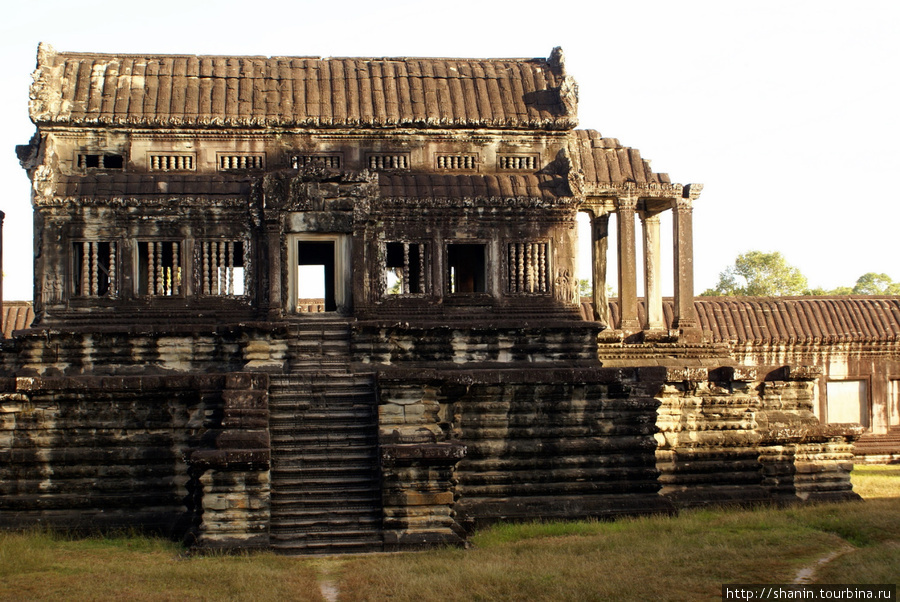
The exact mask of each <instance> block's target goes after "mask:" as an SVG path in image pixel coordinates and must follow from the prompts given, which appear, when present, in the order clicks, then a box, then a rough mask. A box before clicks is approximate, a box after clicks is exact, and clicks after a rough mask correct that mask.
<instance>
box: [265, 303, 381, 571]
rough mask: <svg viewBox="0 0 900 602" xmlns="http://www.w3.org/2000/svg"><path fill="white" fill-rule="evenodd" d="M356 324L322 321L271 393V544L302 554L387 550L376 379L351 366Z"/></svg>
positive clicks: (309, 330)
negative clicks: (352, 334) (352, 326)
mask: <svg viewBox="0 0 900 602" xmlns="http://www.w3.org/2000/svg"><path fill="white" fill-rule="evenodd" d="M349 339H350V333H349V325H348V324H347V322H345V321H340V320H332V321H324V320H314V321H312V323H310V324H304V325H302V326H300V327H299V330H298V332H297V335H296V336H295V337H294V338H293V340H292V341H291V342H290V344H289V352H290V364H289V365H290V373H289V374H285V375H273V376H272V377H271V380H270V388H269V412H270V417H269V431H270V436H271V440H272V498H271V499H272V506H271V526H270V541H271V545H272V547H273V548H274V549H276V550H278V551H280V552H283V553H295V554H337V553H357V552H376V551H380V550H382V547H383V546H382V532H381V525H382V507H381V482H380V470H379V460H378V426H377V407H376V402H375V383H374V376H373V375H371V374H353V373H352V372H351V371H350V369H349V364H350V350H349Z"/></svg>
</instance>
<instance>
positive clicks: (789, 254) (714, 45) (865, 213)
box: [0, 0, 900, 300]
mask: <svg viewBox="0 0 900 602" xmlns="http://www.w3.org/2000/svg"><path fill="white" fill-rule="evenodd" d="M8 4H9V5H8V6H6V7H4V9H3V24H2V25H0V49H2V50H0V52H2V56H3V60H2V62H0V82H2V85H0V90H2V95H0V109H2V114H3V115H4V120H3V126H2V130H0V136H2V139H0V148H2V149H5V150H4V151H3V152H2V153H0V174H2V181H3V183H4V189H5V190H6V192H5V194H4V195H3V197H2V200H0V209H2V210H3V211H4V212H5V213H6V221H5V226H4V264H5V265H4V266H3V269H4V272H5V275H6V278H5V280H4V297H5V298H6V299H8V300H13V299H30V298H31V290H32V289H31V280H32V274H31V255H32V253H31V248H32V244H31V232H32V219H31V205H30V200H29V185H28V180H27V177H26V175H25V172H24V171H22V170H21V169H20V167H19V165H18V161H17V160H16V157H15V152H14V147H15V145H17V144H25V143H27V142H28V140H29V138H30V137H31V135H32V134H33V132H34V126H33V125H32V124H31V122H30V121H29V120H28V108H27V103H28V86H29V84H30V82H31V77H30V76H31V72H32V71H33V69H34V65H35V54H36V49H37V45H38V42H41V41H43V42H47V43H49V44H52V45H53V46H54V47H55V48H56V49H57V50H60V51H89V52H109V53H116V52H119V53H148V54H149V53H178V54H225V55H267V56H273V55H277V56H448V57H449V56H454V57H455V56H459V57H546V56H548V55H549V53H550V51H551V49H552V48H553V47H554V46H562V48H563V50H564V51H565V55H566V65H567V69H568V72H569V73H570V74H571V75H573V76H574V77H575V79H576V80H577V82H578V84H579V90H580V102H579V120H580V127H582V128H591V129H596V130H599V131H600V132H602V133H603V134H604V135H605V136H609V137H614V138H618V139H619V140H620V141H621V142H622V143H623V144H625V145H627V146H631V147H634V148H638V149H640V151H641V154H642V156H643V157H644V158H646V159H650V160H652V161H653V168H654V170H655V171H662V172H667V173H669V174H670V176H671V178H672V180H673V181H675V182H680V183H683V184H687V183H690V182H702V183H704V184H705V189H704V192H703V195H702V196H701V197H700V199H699V201H697V203H696V204H695V208H694V255H695V262H694V263H695V289H696V291H697V292H698V293H699V292H701V291H703V290H704V289H706V288H708V287H711V286H713V285H714V284H715V282H716V280H717V276H718V273H719V272H720V271H722V270H723V269H724V268H725V267H727V266H728V265H729V264H730V263H732V262H733V260H734V258H735V257H736V256H737V255H738V254H739V253H742V252H745V251H748V250H761V251H780V252H781V253H782V254H784V255H785V257H786V258H787V260H788V261H789V262H790V263H791V264H793V265H794V266H796V267H798V268H800V270H801V271H802V272H803V273H804V274H805V275H806V276H807V277H808V278H809V283H810V286H814V287H815V286H821V287H824V288H834V287H837V286H840V285H847V286H852V285H853V283H854V282H855V281H856V279H857V278H858V277H859V276H860V275H862V274H863V273H865V272H885V273H887V274H888V275H890V276H891V277H892V278H893V279H894V280H900V265H898V261H897V253H896V251H895V247H896V244H897V240H898V239H900V193H898V192H897V189H895V188H893V186H894V185H893V184H892V182H893V179H894V178H895V177H896V176H897V174H898V164H900V118H898V117H897V116H896V112H897V111H898V110H900V65H898V62H900V26H898V24H900V2H897V1H896V0H889V1H887V0H885V1H878V0H860V1H859V2H854V3H851V2H847V1H846V0H842V1H840V2H837V1H833V0H819V1H797V0H779V1H768V0H763V1H759V0H756V1H753V2H737V1H722V0H717V1H699V0H696V1H691V0H688V1H676V0H669V1H632V0H616V1H614V2H607V1H604V0H591V1H586V2H579V1H573V0H569V1H567V2H556V3H554V2H546V1H540V2H536V1H532V0H518V1H511V2H506V1H503V2H490V1H488V0H480V1H477V2H476V1H471V0H454V1H453V2H422V1H421V0H419V1H416V2H394V1H390V0H376V1H368V2H361V1H358V0H350V1H343V2H338V1H323V0H318V1H316V2H307V1H302V0H300V1H297V0H294V1H290V2H283V1H275V2H247V1H246V0H242V1H240V2H235V1H232V0H217V1H214V2H190V1H186V0H181V1H178V2H175V1H171V0H154V1H153V2H130V1H129V0H119V1H117V2H95V1H89V0H80V1H79V2H71V1H70V0H67V1H65V2H62V1H58V0H49V1H47V0H45V1H42V2H18V3H15V4H12V3H8ZM664 227H666V226H665V225H664ZM613 257H614V255H613ZM667 271H669V270H667ZM668 281H669V282H671V278H669V280H668ZM664 292H665V293H667V294H669V293H671V284H669V285H668V287H667V288H664Z"/></svg>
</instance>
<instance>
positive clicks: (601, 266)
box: [591, 213, 610, 326]
mask: <svg viewBox="0 0 900 602" xmlns="http://www.w3.org/2000/svg"><path fill="white" fill-rule="evenodd" d="M608 249H609V214H608V213H604V214H602V215H594V214H593V213H592V214H591V279H592V283H591V286H592V290H593V301H594V318H595V319H596V320H597V321H598V322H600V323H602V324H603V325H604V326H610V323H609V299H608V298H607V295H606V268H607V263H606V262H607V258H606V252H607V250H608Z"/></svg>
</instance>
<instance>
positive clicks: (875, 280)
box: [853, 272, 900, 295]
mask: <svg viewBox="0 0 900 602" xmlns="http://www.w3.org/2000/svg"><path fill="white" fill-rule="evenodd" d="M853 294H855V295H900V282H894V281H893V280H891V277H890V276H888V275H887V274H876V273H875V272H868V273H866V274H863V275H862V276H860V277H859V278H858V279H857V280H856V285H855V286H854V287H853Z"/></svg>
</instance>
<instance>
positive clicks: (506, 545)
mask: <svg viewBox="0 0 900 602" xmlns="http://www.w3.org/2000/svg"><path fill="white" fill-rule="evenodd" d="M853 481H854V484H855V487H856V489H857V491H858V492H859V493H860V494H861V495H862V496H863V497H867V498H870V499H869V500H868V501H866V502H863V503H843V504H823V505H817V506H797V507H792V508H782V509H779V508H759V509H754V510H733V509H731V510H728V509H713V510H698V511H688V512H682V513H681V514H680V515H679V516H677V517H673V518H670V517H662V516H658V517H643V518H635V519H624V520H618V521H616V522H596V521H594V522H567V523H528V524H514V525H513V524H506V525H497V526H495V527H493V528H491V529H488V530H485V531H482V532H479V533H477V534H476V535H475V536H474V537H473V538H472V544H473V548H472V549H470V550H458V549H449V550H437V551H433V552H426V553H422V554H406V555H396V556H384V557H371V558H364V559H354V560H348V561H347V565H346V566H345V568H344V574H345V578H344V580H343V581H342V583H341V593H342V599H343V600H371V601H375V600H388V599H390V600H399V601H403V600H410V601H412V600H423V599H426V600H427V599H436V600H451V601H452V600H460V601H462V600H466V601H468V600H514V599H515V600H523V599H529V600H647V599H663V600H719V599H721V590H720V587H721V584H723V583H785V582H791V581H793V579H794V577H795V576H796V575H797V573H798V571H800V570H801V569H802V568H805V567H808V566H811V565H814V564H815V563H816V560H818V559H819V558H822V557H823V556H825V555H827V554H829V553H831V552H832V551H834V550H837V549H841V548H843V547H846V546H847V545H848V544H849V545H852V546H854V548H855V549H854V551H853V552H850V553H848V554H845V555H843V556H841V557H839V558H837V559H836V560H834V561H833V562H832V563H830V564H828V565H826V566H825V567H822V568H821V569H819V570H818V571H817V572H816V573H815V574H814V577H813V579H814V581H815V582H817V583H893V582H896V575H898V574H900V544H898V542H900V471H898V470H896V467H869V466H866V467H860V468H859V469H857V471H856V472H854V475H853Z"/></svg>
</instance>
